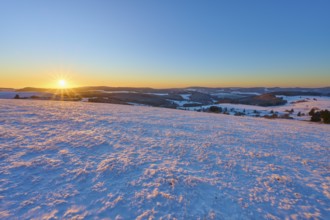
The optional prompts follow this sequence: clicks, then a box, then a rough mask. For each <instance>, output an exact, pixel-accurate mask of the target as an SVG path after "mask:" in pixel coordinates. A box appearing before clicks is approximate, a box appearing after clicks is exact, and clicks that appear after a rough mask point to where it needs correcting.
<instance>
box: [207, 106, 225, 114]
mask: <svg viewBox="0 0 330 220" xmlns="http://www.w3.org/2000/svg"><path fill="white" fill-rule="evenodd" d="M209 110H210V112H214V113H221V112H222V108H221V107H218V106H211V107H210V109H209Z"/></svg>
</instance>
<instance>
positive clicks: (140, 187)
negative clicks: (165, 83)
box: [0, 100, 330, 219]
mask: <svg viewBox="0 0 330 220" xmlns="http://www.w3.org/2000/svg"><path fill="white" fill-rule="evenodd" d="M329 134H330V126H329V125H322V124H315V123H308V122H299V121H290V120H266V119H261V118H260V119H259V118H251V117H235V116H227V115H222V114H207V113H199V112H190V111H181V110H169V109H161V108H152V107H138V106H123V105H111V104H92V103H81V102H80V103H78V102H56V101H31V100H0V218H1V219H31V218H38V219H40V218H43V219H56V218H58V219H62V218H64V219H69V218H76V219H83V218H86V219H101V218H109V219H135V218H136V219H148V218H149V219H152V218H156V219H160V218H161V219H284V218H288V219H302V218H319V219H330V162H329V161H330V135H329Z"/></svg>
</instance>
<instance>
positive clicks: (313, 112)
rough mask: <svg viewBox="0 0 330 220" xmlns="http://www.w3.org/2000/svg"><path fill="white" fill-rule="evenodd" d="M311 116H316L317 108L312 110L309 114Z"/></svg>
mask: <svg viewBox="0 0 330 220" xmlns="http://www.w3.org/2000/svg"><path fill="white" fill-rule="evenodd" d="M308 114H309V115H310V116H313V115H314V114H315V108H312V109H311V110H310V111H309V113H308Z"/></svg>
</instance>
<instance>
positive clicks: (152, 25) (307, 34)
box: [0, 0, 330, 88]
mask: <svg viewBox="0 0 330 220" xmlns="http://www.w3.org/2000/svg"><path fill="white" fill-rule="evenodd" d="M329 11H330V1H328V0H290V1H287V0H267V1H265V0H259V1H257V0H249V1H246V0H219V1H215V0H209V1H201V0H199V1H195V0H159V1H154V0H140V1H137V0H136V1H128V0H120V1H119V0H118V1H112V0H88V1H86V0H70V1H68V0H56V1H55V0H47V1H45V0H30V1H26V0H1V2H0V87H8V88H21V87H27V86H33V87H56V85H57V82H58V80H60V79H65V80H66V81H67V83H68V86H70V87H75V86H93V85H95V86H97V85H102V86H134V87H153V88H173V87H187V86H209V87H230V86H239V87H254V86H268V87H272V86H281V87H296V86H299V87H323V86H330V13H329Z"/></svg>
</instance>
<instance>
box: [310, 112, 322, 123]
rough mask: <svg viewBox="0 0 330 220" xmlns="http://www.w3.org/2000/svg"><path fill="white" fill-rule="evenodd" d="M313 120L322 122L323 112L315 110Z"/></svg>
mask: <svg viewBox="0 0 330 220" xmlns="http://www.w3.org/2000/svg"><path fill="white" fill-rule="evenodd" d="M311 121H313V122H320V121H321V113H320V112H314V114H313V115H312V117H311Z"/></svg>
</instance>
